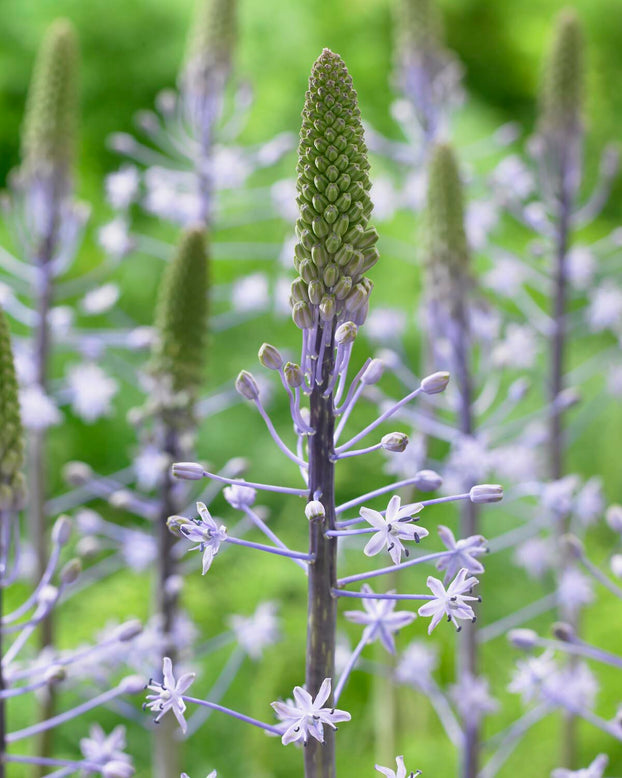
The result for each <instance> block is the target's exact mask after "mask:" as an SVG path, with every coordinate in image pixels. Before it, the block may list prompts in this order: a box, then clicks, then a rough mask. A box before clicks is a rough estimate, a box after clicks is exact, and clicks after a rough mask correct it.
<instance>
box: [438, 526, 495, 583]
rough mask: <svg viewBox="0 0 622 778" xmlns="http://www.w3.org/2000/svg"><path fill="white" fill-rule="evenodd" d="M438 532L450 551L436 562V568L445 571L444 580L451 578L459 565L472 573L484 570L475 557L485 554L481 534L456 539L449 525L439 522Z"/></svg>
mask: <svg viewBox="0 0 622 778" xmlns="http://www.w3.org/2000/svg"><path fill="white" fill-rule="evenodd" d="M438 534H439V535H440V538H441V540H442V541H443V543H444V544H445V547H446V548H448V549H449V550H450V551H451V552H452V553H451V554H448V555H447V556H446V557H442V558H441V559H439V561H438V562H437V563H436V569H437V570H444V571H445V581H444V583H447V581H449V580H450V579H451V578H453V577H454V576H455V575H456V574H457V572H458V570H460V568H461V567H464V568H465V569H466V570H468V572H469V573H472V574H473V575H479V574H480V573H483V572H484V565H483V564H482V563H481V562H478V560H477V559H476V557H478V556H482V554H486V553H487V551H488V548H487V547H486V539H485V538H484V536H483V535H471V537H469V538H461V539H460V540H456V538H455V535H454V533H453V532H452V531H451V530H450V529H449V527H444V526H443V525H442V524H439V527H438Z"/></svg>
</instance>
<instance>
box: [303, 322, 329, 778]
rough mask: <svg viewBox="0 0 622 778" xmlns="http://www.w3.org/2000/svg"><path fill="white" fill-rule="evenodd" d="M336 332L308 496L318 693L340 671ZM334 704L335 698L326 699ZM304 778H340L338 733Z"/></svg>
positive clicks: (316, 419)
mask: <svg viewBox="0 0 622 778" xmlns="http://www.w3.org/2000/svg"><path fill="white" fill-rule="evenodd" d="M325 326H326V327H330V326H331V325H330V324H326V325H325ZM324 338H325V334H324V330H323V327H322V326H321V325H320V326H319V327H318V328H317V330H316V331H315V339H316V341H315V347H316V353H318V352H319V348H320V344H321V343H322V341H323V339H324ZM333 340H334V332H333V331H332V328H331V332H330V338H329V343H328V348H325V349H324V357H323V360H322V364H321V365H319V366H318V368H319V369H318V372H317V373H316V376H318V377H319V379H320V380H319V382H318V381H317V379H316V381H315V382H314V384H313V390H312V392H311V397H310V409H311V426H312V427H313V428H314V429H315V435H313V436H312V437H311V438H310V439H309V499H310V500H314V499H317V500H320V501H321V502H322V505H323V506H324V510H325V518H324V519H314V520H311V521H310V522H309V554H310V555H312V557H313V558H312V561H311V562H310V563H309V586H308V593H309V594H308V621H307V656H306V688H307V691H308V692H309V694H311V695H313V696H315V695H316V694H317V693H318V691H319V688H320V686H321V685H322V682H323V681H324V679H325V678H333V677H334V674H335V642H336V629H337V598H336V597H334V595H333V592H332V589H333V588H334V587H336V585H337V572H336V570H337V558H336V557H337V540H336V539H335V538H332V537H326V535H325V532H326V530H334V529H335V464H334V461H333V457H334V453H335V452H334V443H333V440H334V427H335V418H334V406H333V397H332V394H331V393H329V394H328V396H324V394H325V390H326V388H327V386H328V385H329V382H330V380H331V377H332V373H333V369H334V364H333V361H334V343H333ZM327 704H328V705H330V704H331V703H330V700H329V701H328V702H327ZM304 758H305V778H335V737H334V732H333V730H332V729H328V728H326V731H325V742H324V743H319V742H318V741H316V740H311V741H310V742H309V744H308V745H307V747H306V748H305V753H304Z"/></svg>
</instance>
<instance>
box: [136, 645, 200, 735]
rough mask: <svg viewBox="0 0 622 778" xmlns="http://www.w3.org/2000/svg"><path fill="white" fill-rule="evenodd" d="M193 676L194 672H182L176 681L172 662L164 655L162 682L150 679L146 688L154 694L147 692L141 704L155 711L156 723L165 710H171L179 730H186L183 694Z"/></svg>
mask: <svg viewBox="0 0 622 778" xmlns="http://www.w3.org/2000/svg"><path fill="white" fill-rule="evenodd" d="M195 677H196V675H195V673H184V675H182V676H181V678H180V679H179V680H178V681H176V680H175V676H174V675H173V663H172V662H171V660H170V659H169V657H167V656H166V657H164V660H163V662H162V683H157V682H156V681H153V680H152V681H151V682H150V683H149V684H148V685H147V689H150V690H151V691H152V692H154V694H148V695H147V702H146V703H145V704H144V705H143V708H148V709H149V710H152V711H154V712H155V713H156V717H155V718H154V722H155V723H156V724H158V723H159V722H160V721H161V720H162V717H163V716H164V714H165V713H167V711H169V710H172V711H173V713H174V714H175V718H176V719H177V721H178V722H179V726H180V727H181V731H182V732H184V733H185V732H186V730H187V729H188V725H187V724H186V719H185V718H184V713H185V711H186V703H185V702H184V699H183V694H184V692H186V691H188V689H189V688H190V685H191V684H192V682H193V681H194V679H195Z"/></svg>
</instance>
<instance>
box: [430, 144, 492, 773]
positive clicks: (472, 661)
mask: <svg viewBox="0 0 622 778" xmlns="http://www.w3.org/2000/svg"><path fill="white" fill-rule="evenodd" d="M426 217H427V218H426V221H427V224H426V227H427V247H426V258H425V260H426V287H427V290H426V291H427V293H426V301H427V305H428V317H429V318H428V331H429V332H430V333H433V336H432V338H431V339H430V341H431V345H432V348H433V347H434V341H435V340H436V339H437V338H438V339H440V340H441V341H442V342H443V343H445V344H448V346H449V350H448V353H447V354H446V358H445V360H443V359H442V357H440V359H439V355H434V360H435V363H436V364H439V361H440V363H441V364H442V363H443V362H447V363H448V367H449V368H450V370H451V373H452V376H453V377H454V381H455V385H456V398H457V409H456V410H457V418H458V427H459V430H460V433H461V436H463V437H464V438H471V437H472V436H473V435H474V434H475V432H476V430H475V421H474V413H473V399H474V398H473V379H472V375H471V369H472V368H471V342H470V324H469V315H468V312H469V304H468V303H469V296H470V295H469V293H470V291H471V289H470V287H471V286H472V280H471V275H470V269H469V249H468V246H467V238H466V234H465V230H464V203H463V194H462V184H461V181H460V174H459V171H458V164H457V161H456V159H455V156H454V153H453V151H452V149H451V148H450V147H449V146H448V145H437V146H436V147H435V148H434V149H433V150H432V152H431V158H430V164H429V170H428V196H427V213H426ZM473 485H474V484H473V483H472V482H469V481H465V482H463V483H462V486H461V490H462V491H468V490H469V489H471V487H472V486H473ZM459 531H460V536H461V537H463V538H472V537H473V536H475V535H477V534H478V531H479V522H478V520H477V506H476V505H475V504H474V503H472V502H466V503H463V504H462V505H461V509H460V527H459ZM476 629H477V625H476V624H475V623H474V624H468V625H466V627H465V630H464V635H463V636H462V639H461V640H460V644H459V646H458V651H457V657H456V659H457V666H456V676H457V678H458V679H465V678H469V677H470V678H472V679H475V678H476V677H477V675H478V664H479V663H478V650H477V633H476ZM479 718H480V717H479V715H477V714H476V713H475V711H473V712H472V713H471V715H468V716H466V717H465V718H464V720H463V722H462V726H463V731H464V735H463V738H462V743H461V758H460V762H461V767H460V774H461V775H462V776H463V778H476V776H477V773H478V770H479V751H480V721H479Z"/></svg>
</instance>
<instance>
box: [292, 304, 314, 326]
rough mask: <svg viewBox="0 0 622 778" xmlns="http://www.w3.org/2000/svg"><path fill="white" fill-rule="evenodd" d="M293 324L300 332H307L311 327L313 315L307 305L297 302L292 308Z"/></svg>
mask: <svg viewBox="0 0 622 778" xmlns="http://www.w3.org/2000/svg"><path fill="white" fill-rule="evenodd" d="M292 318H293V320H294V324H295V325H296V326H297V327H299V328H300V329H301V330H308V329H309V328H310V327H312V326H313V313H312V312H311V308H310V307H309V305H308V303H306V302H302V301H299V302H297V303H294V307H293V308H292Z"/></svg>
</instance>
